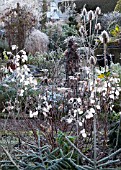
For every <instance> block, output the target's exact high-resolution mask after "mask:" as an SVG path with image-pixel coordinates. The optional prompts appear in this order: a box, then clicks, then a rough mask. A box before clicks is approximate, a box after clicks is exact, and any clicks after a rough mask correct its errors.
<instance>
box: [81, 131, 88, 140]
mask: <svg viewBox="0 0 121 170" xmlns="http://www.w3.org/2000/svg"><path fill="white" fill-rule="evenodd" d="M80 133H81V134H82V136H83V138H86V137H87V134H86V132H85V129H83V130H81V131H80Z"/></svg>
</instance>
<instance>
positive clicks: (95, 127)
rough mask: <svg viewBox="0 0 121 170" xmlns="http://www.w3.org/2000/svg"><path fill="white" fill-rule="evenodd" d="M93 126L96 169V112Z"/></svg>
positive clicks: (95, 164) (95, 166)
mask: <svg viewBox="0 0 121 170" xmlns="http://www.w3.org/2000/svg"><path fill="white" fill-rule="evenodd" d="M93 126H94V127H93V128H94V168H95V170H96V169H97V144H96V139H97V136H96V133H97V131H96V114H95V115H94V120H93Z"/></svg>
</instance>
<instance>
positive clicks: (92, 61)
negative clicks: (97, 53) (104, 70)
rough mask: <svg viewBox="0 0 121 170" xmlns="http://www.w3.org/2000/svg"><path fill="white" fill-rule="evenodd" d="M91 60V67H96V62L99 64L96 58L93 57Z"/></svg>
mask: <svg viewBox="0 0 121 170" xmlns="http://www.w3.org/2000/svg"><path fill="white" fill-rule="evenodd" d="M89 60H90V61H89V63H90V65H96V62H97V59H96V57H94V56H91V57H90V59H89Z"/></svg>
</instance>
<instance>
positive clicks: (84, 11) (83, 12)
mask: <svg viewBox="0 0 121 170" xmlns="http://www.w3.org/2000/svg"><path fill="white" fill-rule="evenodd" d="M82 15H83V16H86V15H87V10H86V8H85V7H84V8H83V10H82Z"/></svg>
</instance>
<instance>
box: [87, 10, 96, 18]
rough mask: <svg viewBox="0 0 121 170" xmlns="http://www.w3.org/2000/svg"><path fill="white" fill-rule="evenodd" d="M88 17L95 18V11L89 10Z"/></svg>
mask: <svg viewBox="0 0 121 170" xmlns="http://www.w3.org/2000/svg"><path fill="white" fill-rule="evenodd" d="M88 19H89V21H91V20H93V19H95V15H94V12H93V11H92V10H90V11H89V12H88Z"/></svg>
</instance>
